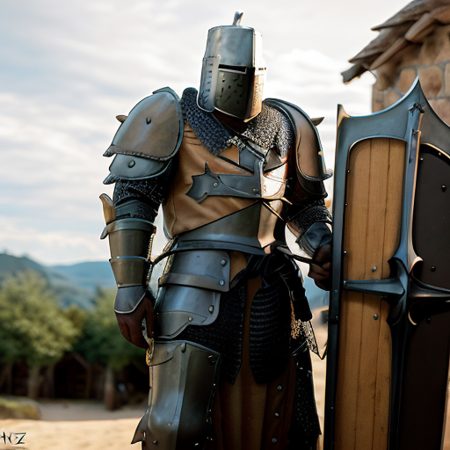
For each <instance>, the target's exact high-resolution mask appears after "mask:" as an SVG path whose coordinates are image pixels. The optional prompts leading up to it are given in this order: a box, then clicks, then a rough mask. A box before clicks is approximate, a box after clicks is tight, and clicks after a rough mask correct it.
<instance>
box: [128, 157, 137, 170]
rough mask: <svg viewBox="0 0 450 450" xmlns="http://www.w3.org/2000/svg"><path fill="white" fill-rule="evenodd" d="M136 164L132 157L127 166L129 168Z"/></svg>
mask: <svg viewBox="0 0 450 450" xmlns="http://www.w3.org/2000/svg"><path fill="white" fill-rule="evenodd" d="M135 165H136V161H135V160H134V159H132V160H131V161H130V162H129V163H128V167H129V168H130V169H131V168H132V167H134V166H135Z"/></svg>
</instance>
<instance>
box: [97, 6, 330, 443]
mask: <svg viewBox="0 0 450 450" xmlns="http://www.w3.org/2000/svg"><path fill="white" fill-rule="evenodd" d="M241 17H242V14H240V13H236V16H235V20H234V22H233V24H232V25H229V26H218V27H215V28H212V29H211V30H209V33H208V41H207V46H206V53H205V57H204V59H203V68H202V76H201V84H200V90H199V92H197V90H196V89H193V88H188V89H186V90H185V91H184V93H183V95H182V97H181V99H179V98H178V96H177V95H176V94H175V92H174V91H173V90H171V89H170V88H163V89H160V90H158V91H155V92H154V93H153V95H151V96H149V97H147V98H144V99H143V100H142V101H140V102H139V103H138V104H137V105H136V106H135V107H134V108H133V109H132V110H131V112H130V114H129V115H128V116H118V119H119V121H120V122H122V123H121V125H120V128H119V130H118V131H117V133H116V135H115V137H114V139H113V141H112V144H111V146H110V147H109V148H108V150H107V151H106V153H105V156H108V157H111V156H114V159H113V162H112V164H111V166H110V172H111V173H110V175H109V176H108V177H107V178H106V180H105V184H112V183H115V188H114V199H113V200H111V199H110V198H109V197H108V196H107V195H106V194H103V195H102V196H101V199H102V201H103V206H104V212H105V218H106V228H105V231H104V233H103V237H106V236H109V241H110V247H111V260H110V262H111V266H112V269H113V271H114V275H115V278H116V281H117V286H118V291H117V297H116V301H115V305H114V309H115V312H116V315H117V319H118V322H119V327H120V329H121V331H122V333H123V335H124V336H125V337H126V338H127V339H128V340H129V341H131V342H132V343H133V344H135V345H138V346H141V347H144V348H147V362H148V364H149V366H150V395H149V406H148V409H147V411H146V413H145V415H144V416H143V418H142V420H141V422H140V423H139V425H138V428H137V430H136V433H135V436H134V439H133V443H134V442H139V441H141V442H142V448H143V449H161V450H181V449H197V448H199V449H203V448H207V449H209V450H212V449H214V450H260V449H266V448H270V449H274V450H281V449H286V448H292V449H293V448H295V449H313V448H314V449H315V448H316V443H317V439H318V436H319V434H320V427H319V422H318V418H317V412H316V407H315V400H314V392H313V381H312V371H311V363H310V356H309V352H310V350H311V349H313V350H314V346H315V340H314V337H313V332H312V329H311V325H310V319H311V312H310V310H309V306H308V302H307V299H306V297H305V291H304V289H303V286H302V280H301V277H300V275H299V272H298V268H297V266H296V264H295V263H294V262H293V261H292V258H291V256H292V255H290V254H289V253H290V252H289V250H288V248H287V246H286V241H285V225H286V224H287V226H288V227H289V229H290V230H291V231H292V232H293V233H294V235H295V236H296V237H297V241H296V242H297V243H298V245H299V246H300V248H301V249H302V250H304V251H305V252H306V253H307V254H308V255H309V257H311V258H312V261H314V264H312V265H311V270H310V276H311V277H313V278H314V279H315V281H316V284H318V285H319V286H320V287H322V288H325V289H326V288H327V287H328V279H329V266H330V262H329V261H330V241H331V233H330V229H329V224H330V223H331V218H330V215H329V213H328V210H327V209H326V207H325V205H324V198H325V196H326V191H325V189H324V185H323V180H324V179H325V178H327V177H328V176H330V175H329V174H327V172H326V169H325V165H324V161H323V156H322V149H321V144H320V140H319V136H318V133H317V130H316V128H315V125H314V124H313V121H312V120H311V119H310V118H309V117H308V116H307V115H306V114H305V113H304V112H303V111H302V110H301V109H300V108H298V107H297V106H295V105H293V104H290V103H288V102H285V101H282V100H277V99H267V100H264V101H262V90H263V85H264V76H265V71H266V67H265V63H264V60H263V56H262V46H261V35H260V34H259V33H258V32H256V31H255V30H254V29H253V28H249V27H244V26H241V25H240V21H241ZM160 205H162V209H163V214H164V224H165V227H164V228H165V233H166V235H167V237H168V239H169V243H168V245H167V246H166V248H165V250H164V253H163V254H162V255H160V256H159V257H158V258H156V259H153V260H152V259H151V255H150V250H151V241H152V239H153V235H154V233H155V226H154V221H155V217H156V215H157V211H158V208H159V206H160ZM164 258H167V263H166V268H165V270H164V274H163V276H162V277H161V278H160V279H159V291H158V295H157V298H156V299H155V298H154V296H153V294H152V293H151V292H150V290H149V288H148V281H149V273H151V267H152V266H153V265H154V264H155V263H156V262H158V261H160V260H162V259H164Z"/></svg>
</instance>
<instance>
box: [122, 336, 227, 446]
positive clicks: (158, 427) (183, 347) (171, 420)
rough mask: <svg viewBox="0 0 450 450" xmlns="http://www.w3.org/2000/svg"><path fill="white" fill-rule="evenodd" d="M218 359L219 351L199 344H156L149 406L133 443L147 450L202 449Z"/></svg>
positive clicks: (216, 376) (209, 426)
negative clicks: (141, 443)
mask: <svg viewBox="0 0 450 450" xmlns="http://www.w3.org/2000/svg"><path fill="white" fill-rule="evenodd" d="M219 358H220V355H219V353H217V352H214V351H212V350H210V349H208V348H206V347H203V346H200V345H198V344H192V343H189V342H183V341H172V342H156V343H155V351H154V354H153V358H152V362H151V367H150V377H151V388H150V394H149V407H148V409H147V411H146V413H145V414H144V416H143V417H142V419H141V421H140V423H139V425H138V427H137V429H136V433H135V435H134V437H133V441H132V442H131V443H132V444H134V443H136V442H139V441H142V442H143V443H145V444H144V447H145V448H149V449H150V448H154V446H155V445H157V448H162V449H164V450H181V449H187V448H199V449H202V448H204V446H205V443H206V440H207V438H208V437H209V433H210V431H211V406H212V401H213V398H214V394H215V391H216V387H217V378H218V374H219V370H218V369H219Z"/></svg>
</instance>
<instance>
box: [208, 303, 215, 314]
mask: <svg viewBox="0 0 450 450" xmlns="http://www.w3.org/2000/svg"><path fill="white" fill-rule="evenodd" d="M208 311H209V312H210V313H211V314H212V313H213V312H214V306H212V305H211V306H210V307H209V308H208Z"/></svg>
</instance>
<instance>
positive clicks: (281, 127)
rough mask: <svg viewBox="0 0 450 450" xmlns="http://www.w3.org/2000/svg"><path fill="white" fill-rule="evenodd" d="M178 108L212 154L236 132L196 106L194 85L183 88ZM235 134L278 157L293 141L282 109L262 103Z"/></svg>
mask: <svg viewBox="0 0 450 450" xmlns="http://www.w3.org/2000/svg"><path fill="white" fill-rule="evenodd" d="M181 108H182V110H183V114H184V118H185V120H186V122H187V123H188V124H189V125H190V126H191V127H192V129H193V130H194V132H195V134H196V136H197V137H198V138H199V139H200V141H201V143H202V144H203V145H204V146H205V147H206V148H207V149H208V151H209V152H211V153H212V154H213V155H218V154H220V153H221V152H223V151H224V150H225V149H227V148H228V147H230V146H231V145H233V137H234V136H235V135H237V134H236V133H234V132H232V131H231V130H230V129H229V128H227V127H226V126H225V125H223V124H222V123H221V122H220V121H219V120H218V119H217V118H216V117H214V115H213V114H211V113H208V112H206V111H203V110H202V109H200V108H199V107H198V105H197V90H196V89H194V88H187V89H186V90H185V91H184V92H183V97H182V98H181ZM238 136H240V137H241V138H244V139H245V140H249V141H252V142H254V143H255V144H257V145H259V146H261V147H263V148H265V149H267V150H268V149H271V148H273V149H275V150H276V151H277V153H278V154H279V155H280V156H281V157H284V156H286V155H287V151H288V149H289V147H291V146H292V144H293V141H294V133H293V131H292V127H291V124H290V122H289V120H288V119H287V118H286V117H285V115H284V114H283V113H281V112H280V111H278V110H277V109H275V108H272V107H271V106H268V105H266V104H263V108H262V111H261V113H260V114H258V115H257V116H256V117H255V118H254V119H252V120H251V121H249V122H248V126H247V129H246V130H245V131H244V132H243V133H242V134H240V135H238Z"/></svg>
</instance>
